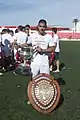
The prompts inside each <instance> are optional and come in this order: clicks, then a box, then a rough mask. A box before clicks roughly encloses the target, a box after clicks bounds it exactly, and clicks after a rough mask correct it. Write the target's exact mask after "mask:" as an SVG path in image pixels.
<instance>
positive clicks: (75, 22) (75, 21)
mask: <svg viewBox="0 0 80 120" xmlns="http://www.w3.org/2000/svg"><path fill="white" fill-rule="evenodd" d="M78 21H79V20H78V19H77V18H74V19H73V21H72V22H73V23H74V28H75V32H76V30H77V23H78Z"/></svg>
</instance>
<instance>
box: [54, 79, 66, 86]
mask: <svg viewBox="0 0 80 120" xmlns="http://www.w3.org/2000/svg"><path fill="white" fill-rule="evenodd" d="M55 80H56V81H57V82H58V84H59V85H65V84H66V83H65V81H64V80H63V78H62V77H59V78H56V79H55Z"/></svg>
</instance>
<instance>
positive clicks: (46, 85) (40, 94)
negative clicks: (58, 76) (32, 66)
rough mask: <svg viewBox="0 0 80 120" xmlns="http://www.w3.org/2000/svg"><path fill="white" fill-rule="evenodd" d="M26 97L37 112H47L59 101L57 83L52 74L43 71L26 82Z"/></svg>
mask: <svg viewBox="0 0 80 120" xmlns="http://www.w3.org/2000/svg"><path fill="white" fill-rule="evenodd" d="M28 97H29V100H30V102H31V104H32V106H33V107H34V108H35V109H36V110H37V111H38V112H41V113H43V114H48V113H50V112H51V111H53V110H54V109H55V108H56V106H57V105H58V103H59V100H60V87H59V84H58V82H57V81H56V80H54V78H53V77H52V76H50V75H48V74H45V73H42V74H39V75H37V76H36V77H34V78H33V80H32V81H30V82H29V84H28Z"/></svg>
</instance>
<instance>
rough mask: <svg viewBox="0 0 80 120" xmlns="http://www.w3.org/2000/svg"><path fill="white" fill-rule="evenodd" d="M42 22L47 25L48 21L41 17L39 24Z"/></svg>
mask: <svg viewBox="0 0 80 120" xmlns="http://www.w3.org/2000/svg"><path fill="white" fill-rule="evenodd" d="M40 23H44V24H45V26H46V27H47V22H46V20H44V19H41V20H39V22H38V25H39V24H40Z"/></svg>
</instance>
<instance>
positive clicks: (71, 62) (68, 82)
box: [0, 41, 80, 120]
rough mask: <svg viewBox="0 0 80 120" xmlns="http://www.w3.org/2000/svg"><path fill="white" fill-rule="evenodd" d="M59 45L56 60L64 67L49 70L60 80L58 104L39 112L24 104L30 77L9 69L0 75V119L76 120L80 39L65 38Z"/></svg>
mask: <svg viewBox="0 0 80 120" xmlns="http://www.w3.org/2000/svg"><path fill="white" fill-rule="evenodd" d="M60 46H61V54H60V61H61V63H64V64H65V67H66V69H64V70H62V71H61V72H60V73H58V74H57V73H51V75H52V76H54V78H55V79H58V81H59V83H61V82H62V83H63V85H60V88H61V100H60V104H59V105H58V107H57V108H56V109H55V110H54V111H53V112H51V113H50V114H48V115H43V114H41V113H39V112H37V111H36V110H35V109H34V108H33V107H32V105H27V101H28V97H27V85H28V83H29V81H30V78H29V77H26V76H19V75H17V76H14V75H13V73H12V71H11V72H8V73H5V74H4V76H0V120H80V42H74V41H73V42H69V41H68V42H67V41H65V42H60Z"/></svg>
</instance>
